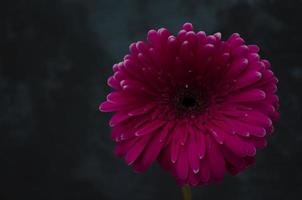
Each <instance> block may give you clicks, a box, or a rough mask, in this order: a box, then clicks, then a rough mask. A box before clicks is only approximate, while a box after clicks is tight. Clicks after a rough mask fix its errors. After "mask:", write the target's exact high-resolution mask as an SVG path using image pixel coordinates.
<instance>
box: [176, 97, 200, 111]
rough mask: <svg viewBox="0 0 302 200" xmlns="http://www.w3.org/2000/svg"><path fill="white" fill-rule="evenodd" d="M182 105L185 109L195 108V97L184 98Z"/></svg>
mask: <svg viewBox="0 0 302 200" xmlns="http://www.w3.org/2000/svg"><path fill="white" fill-rule="evenodd" d="M180 103H181V105H182V106H183V107H186V108H192V107H195V106H196V105H197V101H196V99H195V98H194V97H191V96H185V97H183V98H182V100H181V102H180Z"/></svg>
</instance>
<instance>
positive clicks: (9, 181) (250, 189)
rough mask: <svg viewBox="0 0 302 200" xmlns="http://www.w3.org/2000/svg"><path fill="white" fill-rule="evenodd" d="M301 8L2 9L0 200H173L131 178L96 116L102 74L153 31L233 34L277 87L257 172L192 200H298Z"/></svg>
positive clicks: (236, 2) (238, 3)
mask: <svg viewBox="0 0 302 200" xmlns="http://www.w3.org/2000/svg"><path fill="white" fill-rule="evenodd" d="M301 9H302V1H301V0H290V1H285V0H215V1H214V0H176V1H173V2H172V1H171V2H168V1H162V0H152V1H151V0H128V1H126V0H107V1H105V0H13V1H4V0H3V1H1V2H0V185H1V186H0V199H3V200H19V199H31V200H41V199H42V200H48V199H49V200H69V199H72V200H77V199H85V200H120V199H132V200H153V199H158V200H159V199H166V200H167V199H175V200H180V199H181V193H180V190H179V188H178V186H177V185H176V183H175V182H174V179H173V178H172V177H171V176H170V175H169V174H168V173H166V172H164V171H163V170H162V169H161V168H160V167H159V166H158V165H157V164H155V165H153V166H152V167H151V168H150V169H149V170H148V171H147V172H146V173H144V174H136V173H134V172H132V170H131V168H130V167H127V166H126V165H125V164H124V161H123V160H122V159H119V158H116V157H115V156H114V154H113V148H114V143H113V142H112V141H111V139H110V129H109V127H108V125H107V123H108V119H109V117H110V114H103V113H100V112H99V111H98V105H99V104H100V102H101V101H103V100H104V98H105V94H106V93H108V91H109V88H108V87H107V86H106V79H107V77H108V76H109V75H110V74H111V73H112V72H111V67H112V65H113V64H114V63H116V62H118V61H120V60H121V59H122V58H123V56H124V55H125V54H126V53H127V51H128V45H129V44H130V43H131V42H133V41H136V40H144V39H145V38H146V33H147V31H148V30H149V29H151V28H160V27H167V28H169V29H170V30H171V31H172V32H173V33H176V31H177V30H178V29H179V28H180V27H181V25H182V24H183V23H184V22H187V21H190V22H192V23H193V24H194V26H195V30H204V31H206V32H207V33H214V32H217V31H219V32H221V33H222V34H223V38H224V39H225V38H227V37H228V36H229V35H230V34H231V33H232V32H239V33H240V34H241V35H242V36H243V37H244V38H245V39H246V41H247V43H256V44H259V45H260V46H261V55H262V56H263V57H265V58H268V59H269V60H270V61H271V63H272V66H273V70H274V72H275V73H276V75H277V76H278V78H279V80H280V82H279V91H278V93H279V96H280V99H281V107H280V112H281V119H280V122H279V123H278V124H277V125H276V127H275V129H276V131H275V134H274V135H273V136H272V137H270V138H269V145H268V147H267V148H266V149H264V150H260V151H258V154H257V163H256V165H254V166H252V167H251V168H249V169H248V170H246V171H245V172H244V173H242V174H240V175H238V176H236V177H231V176H228V175H227V176H226V178H225V180H224V181H223V182H222V183H220V184H215V185H210V186H204V187H198V188H194V189H193V199H204V200H215V199H221V198H224V199H232V200H239V199H240V200H255V199H257V200H262V199H263V200H264V199H275V200H277V199H290V200H292V199H293V200H295V199H300V198H299V197H298V196H299V195H300V196H301V191H302V172H301V169H302V156H301V154H302V147H301V146H302V135H301V130H302V128H301V125H302V119H301V111H302V108H301V105H302V104H301V101H302V90H301V84H302V48H301V45H302V28H301V24H302V17H301Z"/></svg>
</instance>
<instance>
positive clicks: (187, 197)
mask: <svg viewBox="0 0 302 200" xmlns="http://www.w3.org/2000/svg"><path fill="white" fill-rule="evenodd" d="M181 191H182V196H183V200H191V199H192V194H191V189H190V186H188V185H184V186H182V188H181Z"/></svg>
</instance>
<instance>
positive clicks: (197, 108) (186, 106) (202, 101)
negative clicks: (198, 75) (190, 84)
mask: <svg viewBox="0 0 302 200" xmlns="http://www.w3.org/2000/svg"><path fill="white" fill-rule="evenodd" d="M171 103H172V104H170V105H172V106H173V110H174V114H175V116H176V117H177V118H183V117H188V116H190V117H192V116H198V115H200V114H202V113H204V111H205V110H206V109H207V107H208V104H209V101H208V95H207V93H206V92H205V91H204V90H200V89H199V90H198V89H196V90H195V89H191V88H190V89H189V88H185V89H183V90H182V89H178V90H177V91H175V93H172V96H171Z"/></svg>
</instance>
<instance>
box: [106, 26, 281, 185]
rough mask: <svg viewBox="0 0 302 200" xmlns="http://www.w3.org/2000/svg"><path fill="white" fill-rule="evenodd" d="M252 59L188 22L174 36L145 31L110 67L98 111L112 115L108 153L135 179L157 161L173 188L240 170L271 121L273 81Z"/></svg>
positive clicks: (251, 50)
mask: <svg viewBox="0 0 302 200" xmlns="http://www.w3.org/2000/svg"><path fill="white" fill-rule="evenodd" d="M258 52H259V48H258V47H257V46H256V45H246V44H245V42H244V40H243V39H242V38H241V37H240V36H239V34H237V33H234V34H232V35H231V36H230V37H229V38H228V39H227V40H226V41H223V40H221V34H220V33H215V34H214V35H208V36H207V35H206V34H205V33H204V32H202V31H200V32H197V33H196V32H194V31H193V27H192V25H191V24H190V23H185V24H184V25H183V27H182V29H181V30H180V31H179V33H178V34H177V36H173V35H171V34H170V32H169V31H168V30H167V29H165V28H161V29H159V30H158V31H155V30H150V31H149V32H148V42H143V41H139V42H136V43H133V44H131V45H130V53H129V54H128V55H126V56H125V57H124V59H123V61H122V62H120V63H118V64H115V65H114V66H113V71H114V75H113V76H111V77H110V78H109V79H108V85H109V86H110V87H112V88H113V89H114V91H113V92H111V93H110V94H109V95H108V96H107V101H105V102H104V103H102V104H101V105H100V110H101V111H103V112H115V114H114V115H113V117H112V118H111V120H110V126H112V127H113V130H112V138H113V139H114V140H115V142H116V151H115V152H116V154H117V155H118V156H123V157H124V158H125V161H126V163H127V164H128V165H131V166H133V168H134V169H135V171H138V172H142V171H144V170H146V169H147V168H148V167H149V166H150V165H151V164H152V163H153V162H154V161H155V160H158V161H159V163H160V164H161V166H162V167H163V168H164V169H167V170H169V171H171V173H172V174H173V175H174V177H175V178H176V180H177V181H178V183H179V184H181V185H183V184H189V185H200V184H205V183H211V182H213V181H220V180H222V179H223V177H224V174H225V172H226V171H228V172H229V173H231V174H236V173H238V172H240V171H242V170H244V169H246V167H247V166H249V165H251V164H252V163H253V162H254V156H255V154H256V149H257V148H262V147H265V146H266V136H267V135H268V134H270V133H271V132H272V130H273V125H272V121H275V120H276V119H277V118H278V112H277V108H278V97H277V96H276V95H275V92H276V90H277V87H276V84H277V82H278V81H277V78H276V77H275V76H274V73H273V72H272V71H271V68H270V63H269V62H268V61H267V60H264V59H261V58H260V56H259V54H258Z"/></svg>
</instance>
